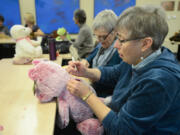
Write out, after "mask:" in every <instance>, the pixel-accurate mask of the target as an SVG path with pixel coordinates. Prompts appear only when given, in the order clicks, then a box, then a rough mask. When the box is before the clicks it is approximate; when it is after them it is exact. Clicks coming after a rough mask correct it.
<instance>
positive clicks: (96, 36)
mask: <svg viewBox="0 0 180 135" xmlns="http://www.w3.org/2000/svg"><path fill="white" fill-rule="evenodd" d="M113 31H114V29H112V30H111V31H110V32H109V33H108V34H107V35H104V36H98V35H94V36H95V38H96V39H98V40H99V41H105V40H106V39H107V38H108V36H109V35H110V34H111V33H112V32H113Z"/></svg>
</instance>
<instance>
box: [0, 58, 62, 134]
mask: <svg viewBox="0 0 180 135" xmlns="http://www.w3.org/2000/svg"><path fill="white" fill-rule="evenodd" d="M44 57H47V56H44ZM61 61H62V60H61V58H59V57H58V59H57V61H56V62H57V63H61ZM30 68H32V65H13V64H12V59H2V60H0V76H1V77H0V126H3V128H4V129H3V131H0V135H53V132H54V123H55V114H56V102H55V101H52V102H50V103H44V104H42V103H40V102H39V101H38V99H37V98H36V97H35V96H34V95H33V91H32V87H33V81H32V80H30V79H29V77H28V70H29V69H30Z"/></svg>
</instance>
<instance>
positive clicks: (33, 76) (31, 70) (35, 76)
mask: <svg viewBox="0 0 180 135" xmlns="http://www.w3.org/2000/svg"><path fill="white" fill-rule="evenodd" d="M28 76H29V78H31V79H32V80H36V79H37V74H36V72H35V69H30V70H29V72H28Z"/></svg>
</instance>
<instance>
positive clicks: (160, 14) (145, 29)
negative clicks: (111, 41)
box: [116, 6, 168, 50]
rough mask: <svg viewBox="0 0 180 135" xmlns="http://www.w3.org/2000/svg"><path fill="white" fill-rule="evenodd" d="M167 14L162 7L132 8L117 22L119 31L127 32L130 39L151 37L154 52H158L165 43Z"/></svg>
mask: <svg viewBox="0 0 180 135" xmlns="http://www.w3.org/2000/svg"><path fill="white" fill-rule="evenodd" d="M165 17H166V14H165V12H164V10H163V9H162V8H160V7H155V6H142V7H130V8H128V9H127V10H125V11H124V12H123V13H122V14H121V15H120V17H119V19H118V21H117V26H116V29H117V30H127V32H128V36H129V38H133V39H135V38H141V37H142V38H143V37H151V38H152V39H153V44H152V47H151V48H152V50H157V49H158V48H159V47H160V46H161V45H162V43H163V41H164V39H165V37H166V35H167V33H168V24H167V21H166V18H165Z"/></svg>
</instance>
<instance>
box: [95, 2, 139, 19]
mask: <svg viewBox="0 0 180 135" xmlns="http://www.w3.org/2000/svg"><path fill="white" fill-rule="evenodd" d="M134 5H136V0H94V16H96V15H97V14H98V13H99V12H100V11H102V10H104V9H112V10H113V11H114V12H115V13H116V14H117V16H119V15H120V14H121V13H122V11H124V10H125V9H126V8H128V7H131V6H134Z"/></svg>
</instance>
